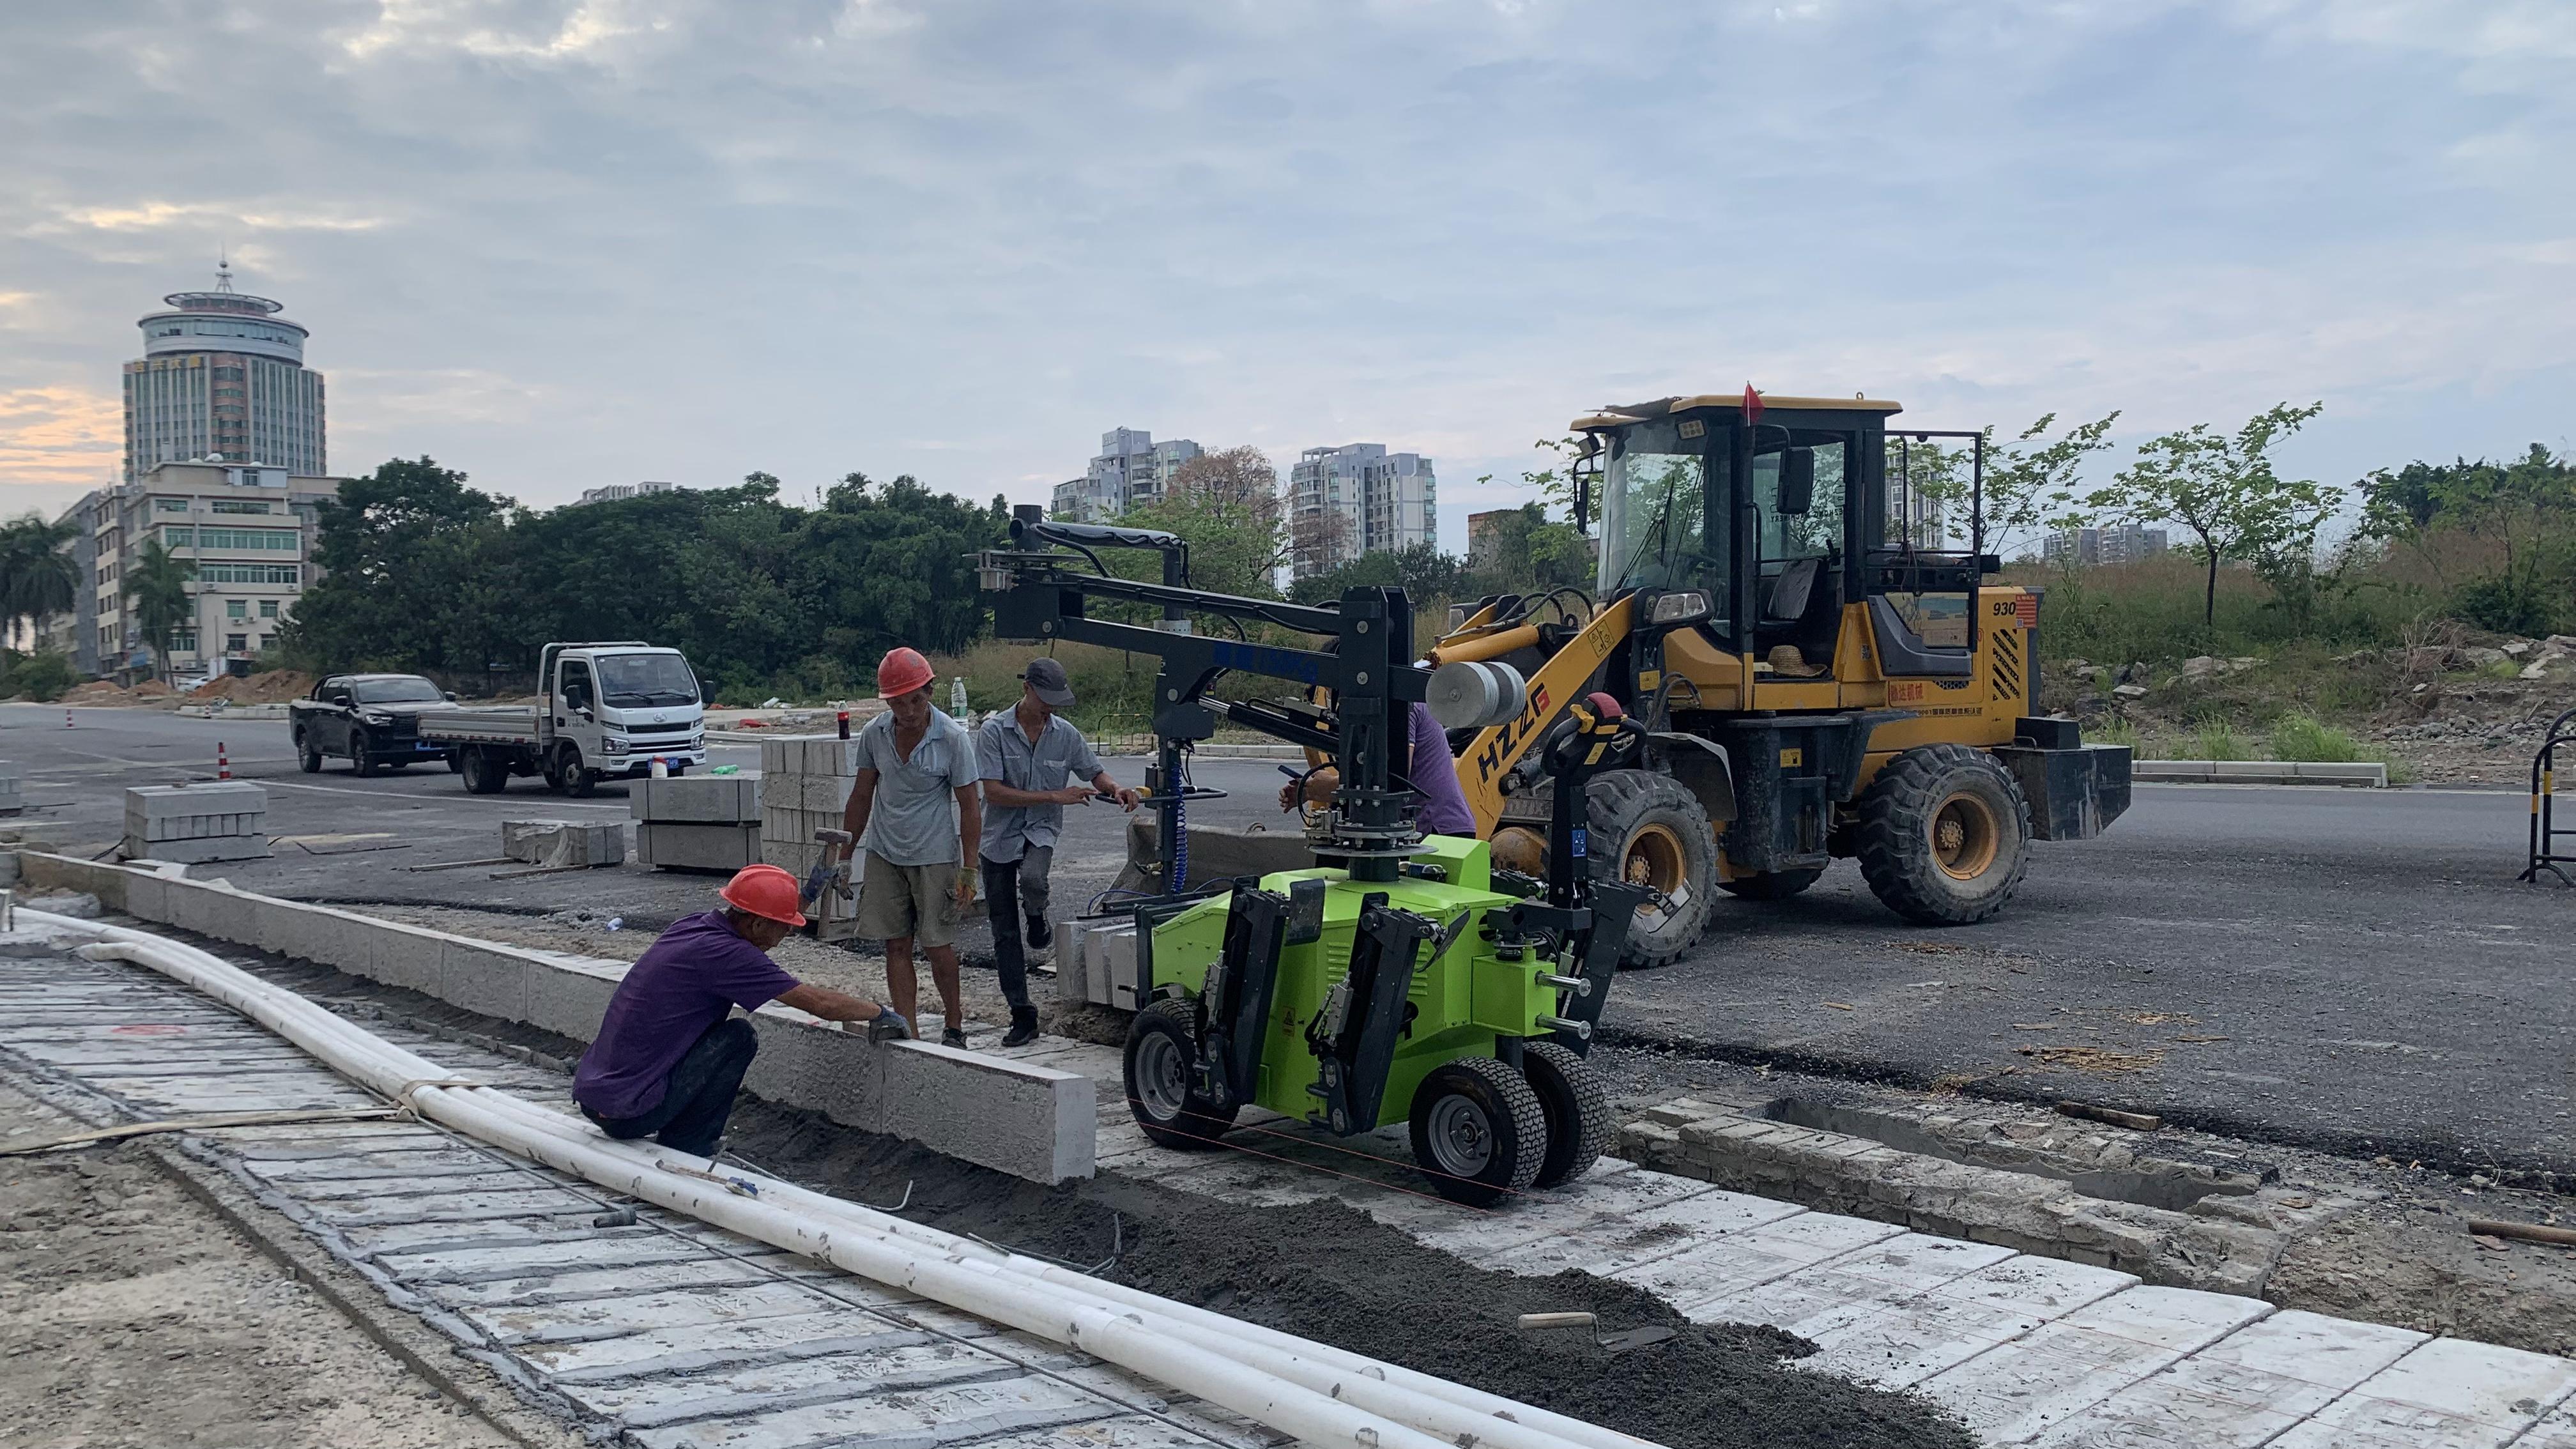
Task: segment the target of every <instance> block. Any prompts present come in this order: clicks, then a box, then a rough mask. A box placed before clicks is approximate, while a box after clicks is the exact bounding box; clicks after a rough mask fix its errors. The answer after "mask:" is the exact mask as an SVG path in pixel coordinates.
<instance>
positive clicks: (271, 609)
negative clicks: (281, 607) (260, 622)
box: [259, 599, 277, 619]
mask: <svg viewBox="0 0 2576 1449" xmlns="http://www.w3.org/2000/svg"><path fill="white" fill-rule="evenodd" d="M259 616H260V617H261V618H263V619H274V618H276V617H277V600H275V599H262V600H260V601H259Z"/></svg>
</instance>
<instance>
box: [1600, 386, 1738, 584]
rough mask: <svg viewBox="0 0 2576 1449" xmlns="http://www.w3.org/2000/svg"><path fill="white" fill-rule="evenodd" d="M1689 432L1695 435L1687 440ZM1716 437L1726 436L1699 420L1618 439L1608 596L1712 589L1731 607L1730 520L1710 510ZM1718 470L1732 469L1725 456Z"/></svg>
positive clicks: (1604, 549) (1606, 471) (1604, 525)
mask: <svg viewBox="0 0 2576 1449" xmlns="http://www.w3.org/2000/svg"><path fill="white" fill-rule="evenodd" d="M1686 429H1687V430H1690V431H1691V433H1692V436H1689V437H1684V436H1682V434H1683V432H1684V430H1686ZM1712 437H1715V438H1719V439H1722V438H1723V437H1724V433H1723V430H1722V429H1718V428H1713V427H1709V426H1707V425H1706V424H1704V423H1702V422H1699V421H1697V420H1692V419H1684V420H1678V421H1673V422H1655V423H1640V424H1637V425H1634V426H1631V427H1626V428H1622V429H1620V430H1619V431H1618V432H1617V433H1616V434H1614V435H1613V436H1612V438H1611V442H1610V458H1609V462H1608V464H1607V465H1606V466H1605V467H1604V468H1603V470H1602V480H1601V490H1602V497H1601V575H1600V585H1601V592H1602V594H1604V595H1605V596H1607V595H1611V594H1616V593H1620V592H1624V591H1626V590H1629V589H1638V588H1653V589H1705V590H1707V591H1708V595H1709V597H1710V598H1711V599H1713V600H1716V601H1717V603H1718V606H1719V607H1720V608H1723V607H1724V606H1725V601H1726V598H1727V588H1726V584H1727V572H1728V570H1727V564H1726V559H1727V516H1728V515H1727V510H1726V509H1724V508H1723V507H1716V508H1712V507H1711V506H1710V505H1709V494H1710V490H1709V470H1710V468H1711V466H1712V464H1711V463H1710V453H1709V443H1710V440H1711V438H1712ZM1714 466H1716V467H1718V468H1720V469H1722V468H1724V466H1725V462H1724V455H1723V454H1722V453H1721V454H1719V455H1718V461H1717V462H1716V464H1715V465H1714ZM1716 627H1717V628H1719V629H1720V630H1721V632H1722V631H1723V628H1724V626H1723V625H1718V626H1716Z"/></svg>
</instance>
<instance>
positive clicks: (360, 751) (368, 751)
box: [349, 730, 376, 775]
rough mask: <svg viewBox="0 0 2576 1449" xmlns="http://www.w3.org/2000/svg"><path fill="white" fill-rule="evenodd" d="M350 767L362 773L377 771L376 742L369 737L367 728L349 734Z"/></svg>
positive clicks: (368, 773)
mask: <svg viewBox="0 0 2576 1449" xmlns="http://www.w3.org/2000/svg"><path fill="white" fill-rule="evenodd" d="M349 768H350V769H352V770H354V771H356V772H357V773H359V774H361V775H373V774H375V773H376V742H375V741H374V740H371V739H369V738H367V732H366V731H365V730H352V731H351V732H350V734H349Z"/></svg>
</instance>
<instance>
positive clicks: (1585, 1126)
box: [1521, 1041, 1611, 1187]
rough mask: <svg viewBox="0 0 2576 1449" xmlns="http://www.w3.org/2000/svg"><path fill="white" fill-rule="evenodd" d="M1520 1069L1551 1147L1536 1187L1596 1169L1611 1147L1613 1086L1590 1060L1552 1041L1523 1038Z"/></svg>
mask: <svg viewBox="0 0 2576 1449" xmlns="http://www.w3.org/2000/svg"><path fill="white" fill-rule="evenodd" d="M1521 1075H1522V1076H1525V1077H1527V1078H1529V1084H1530V1090H1531V1091H1533V1092H1536V1093H1537V1094H1538V1105H1539V1110H1540V1112H1542V1113H1543V1114H1545V1116H1546V1117H1547V1152H1546V1153H1545V1155H1543V1156H1541V1157H1540V1158H1539V1164H1538V1176H1536V1177H1534V1178H1531V1179H1530V1186H1532V1187H1554V1186H1556V1185H1557V1184H1559V1183H1563V1182H1570V1181H1572V1180H1574V1179H1575V1178H1578V1177H1581V1176H1582V1175H1583V1174H1584V1173H1586V1172H1589V1171H1591V1170H1592V1164H1593V1163H1595V1162H1597V1161H1599V1160H1600V1158H1601V1154H1602V1153H1604V1152H1607V1151H1609V1150H1610V1125H1611V1124H1610V1091H1609V1089H1608V1088H1607V1087H1604V1086H1602V1085H1601V1078H1600V1077H1599V1076H1597V1075H1596V1074H1594V1072H1593V1070H1592V1065H1591V1063H1589V1062H1586V1061H1585V1060H1584V1059H1583V1058H1581V1057H1578V1056H1576V1055H1575V1054H1574V1053H1573V1052H1571V1051H1568V1050H1567V1049H1565V1048H1564V1047H1562V1046H1560V1045H1558V1044H1557V1043H1555V1042H1552V1041H1531V1042H1523V1043H1522V1044H1521Z"/></svg>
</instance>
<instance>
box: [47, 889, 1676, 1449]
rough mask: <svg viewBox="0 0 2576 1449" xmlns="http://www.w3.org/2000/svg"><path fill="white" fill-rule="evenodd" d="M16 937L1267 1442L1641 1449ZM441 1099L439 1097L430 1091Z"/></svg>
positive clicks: (198, 960)
mask: <svg viewBox="0 0 2576 1449" xmlns="http://www.w3.org/2000/svg"><path fill="white" fill-rule="evenodd" d="M19 914H20V916H21V917H22V918H24V919H25V920H27V921H28V922H29V923H30V924H35V925H42V926H46V927H51V928H55V929H59V930H63V931H69V932H76V933H79V934H84V935H92V936H97V937H101V938H103V939H104V940H105V941H106V942H107V943H108V944H104V945H98V946H91V947H87V948H84V949H83V952H82V954H84V955H87V956H92V957H96V958H112V959H121V960H129V961H135V962H138V963H140V964H143V965H147V966H150V967H152V968H153V969H155V970H158V971H160V972H162V973H163V974H165V975H168V976H171V977H173V978H174V979H176V980H178V981H180V982H182V983H183V984H186V985H189V986H191V987H194V988H196V989H198V990H200V991H203V992H204V993H206V994H207V995H209V996H212V997H214V998H215V999H216V1000H218V1001H221V1002H223V1003H224V1004H225V1005H227V1006H230V1007H232V1008H233V1009H234V1010H236V1011H239V1012H241V1013H242V1014H244V1015H245V1016H248V1017H250V1018H252V1019H253V1020H255V1021H258V1022H260V1023H261V1024H262V1025H264V1026H266V1027H268V1028H269V1029H271V1030H274V1031H276V1032H278V1033H279V1034H280V1035H282V1036H284V1037H286V1038H287V1039H288V1040H289V1041H292V1042H294V1043H295V1044H296V1045H297V1046H298V1047H300V1048H302V1049H304V1050H305V1051H307V1052H309V1053H311V1054H312V1055H314V1056H315V1057H317V1058H319V1059H320V1060H322V1061H323V1062H325V1063H326V1064H328V1065H330V1066H331V1067H332V1068H333V1069H334V1070H337V1071H339V1072H341V1073H343V1074H344V1075H347V1076H349V1077H350V1078H351V1079H353V1080H355V1081H357V1082H359V1083H360V1084H362V1085H364V1086H366V1087H368V1088H369V1089H370V1090H372V1091H376V1092H378V1093H380V1094H382V1095H385V1096H387V1097H390V1098H393V1099H395V1100H397V1101H401V1102H404V1103H406V1104H408V1105H410V1106H412V1107H413V1108H414V1109H415V1110H417V1111H418V1112H420V1114H421V1115H422V1116H424V1117H427V1118H430V1119H431V1120H434V1121H438V1122H440V1123H442V1124H444V1125H447V1126H450V1127H453V1128H455V1129H456V1130H458V1131H461V1132H464V1133H466V1134H467V1135H469V1136H473V1137H476V1138H478V1139H480V1140H483V1141H486V1142H490V1143H492V1144H494V1145H496V1146H500V1147H502V1148H504V1149H506V1150H509V1151H511V1152H514V1153H517V1154H518V1155H520V1156H523V1157H527V1158H530V1159H533V1160H535V1161H539V1162H543V1163H546V1164H548V1165H550V1166H553V1167H557V1168H559V1169H561V1170H564V1171H567V1172H571V1173H574V1174H576V1175H579V1176H581V1177H584V1178H587V1179H588V1180H590V1181H592V1182H594V1183H598V1184H600V1185H601V1186H604V1187H609V1188H612V1189H615V1190H617V1191H620V1192H624V1193H628V1194H631V1195H633V1196H636V1197H639V1198H643V1199H645V1200H647V1201H651V1202H655V1203H659V1204H661V1205H662V1206H665V1207H668V1208H671V1209H673V1210H674V1211H678V1212H683V1213H687V1214H689V1215H691V1216H694V1217H698V1218H701V1219H703V1220H705V1221H708V1222H711V1223H715V1224H716V1225H718V1226H721V1227H725V1228H728V1229H731V1230H733V1231H736V1232H740V1233H743V1234H744V1235H746V1236H749V1237H754V1238H757V1239H759V1240H761V1241H763V1242H768V1243H771V1244H773V1245H775V1246H778V1247H782V1248H786V1249H788V1250H789V1251H792V1252H797V1253H801V1254H805V1255H807V1256H811V1257H817V1258H822V1259H825V1260H827V1261H830V1262H832V1263H834V1264H835V1265H837V1266H840V1267H842V1268H845V1269H847V1270H848V1271H850V1272H853V1273H856V1274H859V1275H860V1276H863V1277H867V1278H870V1279H872V1280H874V1281H877V1282H881V1283H887V1284H891V1285H895V1286H900V1287H903V1288H906V1289H908V1290H910V1291H914V1292H918V1293H920V1294H922V1295H924V1296H926V1297H929V1298H933V1299H936V1300H937V1301H939V1302H942V1303H946V1304H948V1305H950V1306H952V1307H956V1308H960V1309H962V1310H964V1311H967V1312H971V1313H976V1314H978V1315H981V1316H983V1317H987V1318H990V1319H993V1320H994V1321H996V1322H1001V1323H1007V1324H1009V1325H1011V1326H1013V1327H1016V1328H1020V1329H1023V1330H1025V1331H1027V1332H1031V1333H1035V1334H1038V1335H1040V1336H1041V1337H1045V1338H1048V1339H1050V1340H1051V1341H1054V1342H1057V1343H1062V1344H1066V1345H1068V1346H1073V1347H1079V1348H1081V1349H1083V1350H1085V1351H1087V1352H1090V1353H1093V1354H1096V1355H1098V1356H1099V1357H1101V1358H1104V1359H1107V1360H1109V1361H1110V1362H1113V1363H1117V1364H1120V1365H1122V1366H1124V1367H1127V1368H1130V1369H1133V1370H1134V1371H1136V1372H1138V1373H1141V1374H1144V1375H1146V1376H1147V1377H1149V1378H1153V1379H1155V1380H1157V1381H1159V1382H1162V1383H1164V1384H1167V1385H1169V1386H1171V1387H1173V1388H1176V1389H1180V1390H1182V1391H1184V1392H1188V1393H1192V1394H1197V1395H1199V1396H1201V1397H1204V1398H1207V1399H1208V1400H1210V1401H1211V1402H1214V1403H1218V1404H1220V1405H1223V1406H1224V1407H1226V1408H1229V1409H1232V1410H1234V1411H1235V1412H1237V1413H1241V1414H1244V1415H1245V1416H1247V1417H1249V1418H1253V1419H1255V1420H1258V1421H1259V1422H1261V1423H1264V1424H1266V1425H1269V1426H1270V1427H1272V1428H1275V1429H1278V1430H1280V1431H1282V1432H1284V1433H1289V1434H1293V1435H1296V1436H1298V1437H1300V1438H1305V1439H1309V1440H1312V1441H1314V1442H1318V1443H1331V1444H1351V1445H1355V1446H1360V1449H1435V1446H1437V1445H1440V1444H1449V1445H1455V1444H1457V1443H1460V1442H1464V1440H1462V1436H1466V1438H1467V1439H1468V1440H1472V1441H1480V1442H1482V1443H1485V1444H1490V1445H1493V1446H1496V1449H1556V1446H1565V1445H1575V1446H1582V1449H1643V1446H1645V1445H1646V1441H1643V1440H1639V1439H1636V1438H1633V1437H1631V1436H1629V1435H1625V1434H1620V1433H1617V1432H1616V1431H1613V1430H1608V1429H1604V1428H1601V1427H1600V1426H1598V1425H1592V1424H1586V1423H1583V1422H1582V1421H1580V1420H1575V1419H1570V1418H1566V1417H1565V1416H1562V1415H1557V1414H1552V1413H1549V1412H1547V1411H1545V1410H1541V1409H1535V1408H1532V1407H1530V1406H1528V1405H1524V1404H1518V1403H1515V1402H1513V1401H1511V1400H1508V1399H1504V1398H1501V1397H1499V1396H1496V1395H1492V1394H1486V1393H1483V1392H1482V1391H1479V1390H1475V1389H1470V1388H1467V1387H1465V1386H1464V1385H1459V1384H1453V1383H1450V1382H1448V1381H1446V1380H1442V1379H1438V1378H1435V1377H1432V1376H1430V1375H1426V1374H1420V1373H1416V1372H1413V1371H1411V1370H1407V1369H1403V1368H1400V1367H1397V1366H1395V1365H1391V1364H1381V1363H1378V1362H1376V1361H1374V1360H1370V1359H1367V1358H1365V1357H1364V1356H1361V1355H1358V1354H1352V1353H1347V1352H1345V1351H1343V1350H1340V1349H1335V1348H1331V1347H1329V1346H1327V1345H1323V1344H1317V1343H1312V1342H1309V1341H1307V1340H1303V1339H1299V1338H1296V1337H1294V1336H1293V1335H1288V1334H1283V1333H1279V1332H1276V1331H1274V1330H1269V1329H1264V1328H1260V1327H1258V1326H1256V1325H1252V1324H1247V1323H1243V1322H1241V1321H1240V1320H1236V1319H1231V1318H1227V1317H1225V1316H1224V1315H1222V1314H1216V1313H1212V1312H1209V1311H1208V1310H1204V1309H1199V1308H1194V1307H1191V1306H1190V1305H1187V1304H1180V1303H1174V1302H1170V1301H1168V1300H1165V1299H1161V1298H1157V1297H1155V1296H1153V1295H1151V1294H1147V1293H1142V1292H1139V1291H1137V1290H1135V1289H1131V1288H1126V1287H1124V1286H1122V1285H1118V1284H1113V1283H1105V1282H1102V1281H1100V1280H1097V1279H1094V1278H1090V1277H1088V1276H1086V1275H1083V1274H1080V1273H1075V1272H1072V1271H1070V1270H1067V1269H1063V1268H1060V1267H1057V1266H1055V1265H1052V1264H1047V1263H1043V1262H1040V1261H1038V1260H1035V1259H1029V1258H1024V1257H1020V1256H1018V1255H1014V1254H1008V1253H1002V1252H998V1251H995V1250H993V1249H990V1248H987V1247H985V1246H983V1245H981V1244H977V1243H974V1242H972V1241H971V1240H968V1239H964V1238H959V1237H956V1236H954V1235H951V1234H947V1233H943V1232H940V1231H939V1230H937V1229H934V1228H929V1227H925V1226H922V1225H920V1224H916V1223H911V1222H907V1221H905V1220H903V1219H900V1218H895V1217H890V1216H888V1215H885V1214H881V1213H877V1212H874V1211H873V1210H870V1209H867V1208H864V1207H861V1206H859V1205H858V1204H855V1203H849V1202H844V1201H842V1200H840V1199H837V1198H831V1197H826V1196H823V1195H821V1194H818V1193H813V1192H809V1191H807V1190H805V1189H802V1188H798V1187H795V1186H794V1185H793V1184H789V1183H785V1182H780V1181H777V1180H775V1179H768V1178H759V1179H755V1181H756V1182H757V1184H758V1186H759V1189H760V1195H759V1197H758V1198H756V1199H755V1198H748V1197H740V1196H736V1195H734V1194H733V1193H731V1192H729V1191H727V1190H725V1189H724V1188H722V1187H720V1186H718V1185H716V1184H713V1183H710V1182H707V1181H706V1180H704V1179H700V1178H696V1177H692V1176H687V1175H683V1174H681V1173H674V1172H671V1171H667V1170H665V1169H664V1168H663V1167H661V1166H660V1165H659V1164H660V1163H661V1162H662V1161H664V1160H668V1159H671V1158H681V1159H683V1160H682V1162H681V1164H680V1165H682V1166H688V1165H691V1164H693V1163H694V1162H695V1161H696V1159H689V1158H686V1156H685V1154H678V1153H674V1152H671V1151H669V1150H668V1149H658V1148H651V1147H637V1146H627V1145H624V1144H620V1143H614V1142H611V1141H609V1140H608V1139H607V1138H605V1137H604V1136H602V1135H601V1134H599V1133H598V1132H596V1131H595V1130H594V1129H592V1128H591V1127H590V1126H589V1125H588V1124H586V1123H583V1122H580V1121H578V1120H576V1119H574V1118H571V1117H568V1116H565V1115H564V1114H561V1113H557V1112H551V1111H548V1110H546V1109H544V1108H541V1107H538V1106H536V1105H534V1104H532V1103H528V1102H524V1101H521V1100H519V1099H518V1098H515V1097H513V1096H510V1095H509V1094H507V1093H504V1092H499V1091H495V1090H493V1089H491V1088H486V1087H479V1086H471V1085H458V1084H457V1077H456V1074H455V1073H454V1072H452V1071H451V1070H449V1069H446V1068H443V1067H440V1066H439V1065H438V1064H436V1063H434V1062H430V1061H428V1060H427V1059H425V1058H422V1057H420V1056H418V1055H416V1054H413V1053H411V1052H407V1051H404V1050H402V1049H401V1048H399V1047H396V1046H394V1045H393V1044H392V1043H390V1042H386V1041H384V1040H383V1039H381V1038H379V1037H376V1036H374V1035H373V1034H372V1033H369V1032H367V1031H365V1030H364V1029H362V1028H360V1027H358V1026H356V1025H354V1024H353V1023H350V1022H348V1021H346V1020H344V1019H342V1018H340V1017H338V1016H335V1015H333V1014H332V1013H330V1012H329V1011H327V1010H325V1009H323V1008H322V1007H320V1006H317V1005H315V1004H314V1003H312V1002H311V1001H308V1000H306V999H305V998H303V997H302V996H299V995H297V994H295V993H293V992H290V991H287V990H285V989H283V988H280V987H275V986H271V985H269V984H268V983H266V982H262V981H260V980H258V979H257V978H255V977H252V976H250V975H249V974H248V973H245V972H242V971H240V970H239V969H238V968H235V967H233V966H231V965H229V964H227V963H225V962H223V961H221V960H218V959H217V958H215V957H213V956H211V955H208V954H207V953H205V952H203V951H199V950H197V949H195V948H193V947H189V946H185V945H182V944H180V943H178V942H175V941H170V940H167V939H164V938H161V937H157V936H153V935H150V934H148V933H145V932H140V931H132V930H127V929H125V928H122V927H116V926H107V925H102V924H100V923H97V922H93V921H82V920H74V919H71V918H67V917H60V916H53V915H49V914H47V913H44V912H38V911H21V912H20V913H19ZM441 1083H445V1084H447V1085H440V1084H441Z"/></svg>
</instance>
